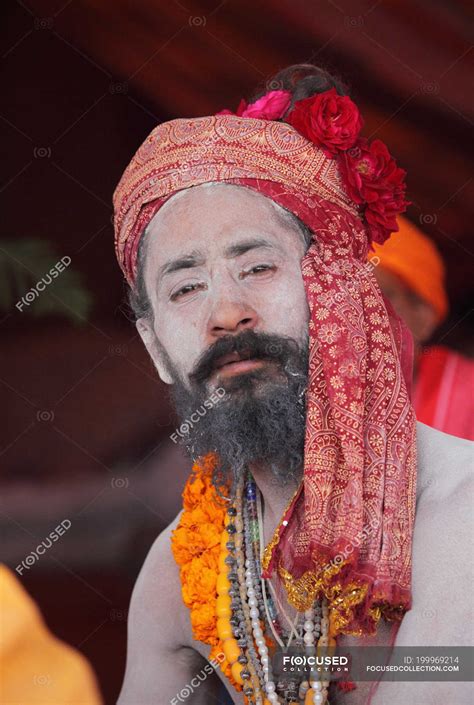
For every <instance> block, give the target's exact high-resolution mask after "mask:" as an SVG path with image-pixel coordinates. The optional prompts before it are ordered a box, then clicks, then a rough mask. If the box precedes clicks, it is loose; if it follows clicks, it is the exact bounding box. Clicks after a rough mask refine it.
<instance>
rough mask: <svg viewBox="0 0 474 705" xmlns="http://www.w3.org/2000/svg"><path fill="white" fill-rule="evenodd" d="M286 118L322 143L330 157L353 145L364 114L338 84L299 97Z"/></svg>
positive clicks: (315, 141)
mask: <svg viewBox="0 0 474 705" xmlns="http://www.w3.org/2000/svg"><path fill="white" fill-rule="evenodd" d="M286 122H288V123H289V124H290V125H293V127H294V128H295V129H296V130H298V132H299V133H301V134H302V135H304V136H305V137H306V138H307V139H309V140H310V141H311V142H314V143H315V144H317V145H319V146H320V147H321V148H322V149H323V150H324V152H325V154H326V155H327V156H328V157H334V156H335V155H336V154H337V153H338V152H339V151H341V150H345V149H350V148H351V147H352V146H353V145H354V143H355V141H356V139H357V137H358V136H359V132H360V131H361V129H362V125H363V121H362V116H361V115H360V113H359V110H358V108H357V106H356V104H355V103H353V101H352V100H351V99H350V98H349V96H340V95H339V94H338V93H337V91H336V89H335V88H331V89H330V90H329V91H325V92H324V93H318V95H314V96H311V97H310V98H304V99H303V100H298V101H296V103H295V105H294V108H293V110H292V111H291V113H290V114H289V115H288V116H287V117H286Z"/></svg>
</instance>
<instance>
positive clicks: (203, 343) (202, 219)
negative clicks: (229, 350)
mask: <svg viewBox="0 0 474 705" xmlns="http://www.w3.org/2000/svg"><path fill="white" fill-rule="evenodd" d="M284 214H285V211H283V209H279V207H278V206H276V205H275V204H274V203H273V202H271V201H270V200H269V199H267V198H265V197H264V196H261V195H260V194H258V193H256V192H254V191H251V190H250V189H246V188H241V187H238V186H230V185H222V184H216V185H212V186H206V187H194V188H192V189H187V190H186V191H182V192H180V193H178V194H177V195H176V196H175V197H173V198H172V199H170V200H169V201H168V202H167V203H166V204H165V206H164V207H163V208H162V209H161V210H160V211H159V212H158V213H157V215H156V216H155V217H154V219H153V220H152V222H151V223H150V226H149V228H148V234H147V238H148V248H147V253H146V263H145V272H144V276H145V285H146V289H147V292H148V296H149V298H150V302H151V305H152V309H153V314H154V320H153V321H152V322H148V324H146V325H145V328H148V330H144V323H143V322H142V324H141V325H140V324H139V330H140V332H141V333H142V337H144V340H145V344H146V345H147V347H148V349H149V351H150V353H151V355H152V357H153V359H154V361H155V363H156V365H157V368H158V372H159V374H160V376H161V378H162V379H163V381H165V382H167V383H172V382H174V381H175V380H174V379H173V376H172V374H170V372H171V371H170V370H169V369H168V367H169V365H167V362H166V359H164V356H163V351H164V352H165V357H166V356H167V357H168V359H169V361H171V363H172V365H173V368H174V371H175V374H177V375H178V376H179V379H180V380H181V382H182V383H183V384H184V385H185V386H188V387H189V386H190V385H191V381H190V375H192V373H193V372H194V371H195V368H196V364H197V363H198V361H199V358H200V356H201V355H203V353H205V352H206V351H208V350H209V348H210V347H211V346H213V345H214V344H215V343H216V342H217V341H219V340H220V339H222V338H223V337H224V336H237V335H239V334H240V333H242V332H244V331H248V330H251V331H254V332H257V333H258V332H261V333H270V334H273V335H279V336H286V337H289V338H292V339H293V340H295V341H297V342H298V343H300V344H303V343H304V341H305V340H306V336H307V330H308V318H309V311H308V305H307V301H306V295H305V291H304V287H303V280H302V275H301V269H300V261H301V258H302V257H303V255H304V252H305V245H304V242H303V237H302V235H301V233H300V232H299V231H298V229H297V226H296V225H295V224H294V223H292V222H291V221H290V220H288V219H287V218H285V217H284ZM150 326H152V330H151V329H150ZM143 333H145V335H143ZM153 334H154V336H156V338H157V339H158V341H159V343H160V345H159V346H158V347H156V346H154V345H153ZM160 348H161V354H160ZM221 362H222V361H220V363H219V364H221ZM266 364H268V363H265V362H264V361H262V360H254V361H252V360H247V361H245V362H242V361H241V362H237V361H235V362H230V361H229V363H228V364H227V365H225V366H223V367H220V368H219V369H216V370H214V371H213V373H212V374H211V375H210V377H209V379H208V380H206V382H207V385H208V389H209V391H211V390H212V389H213V388H216V387H219V386H220V385H222V384H224V383H225V381H226V380H228V379H230V378H231V377H233V376H234V375H238V374H241V373H245V372H247V371H251V370H256V369H258V368H260V369H261V368H263V367H264V366H265V365H266Z"/></svg>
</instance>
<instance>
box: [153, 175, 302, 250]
mask: <svg viewBox="0 0 474 705" xmlns="http://www.w3.org/2000/svg"><path fill="white" fill-rule="evenodd" d="M219 188H227V189H229V188H231V189H234V190H236V189H238V190H239V191H245V193H246V194H249V197H250V198H254V199H256V200H258V201H260V202H262V199H264V202H265V203H266V204H267V205H268V206H269V208H270V212H271V213H272V214H273V216H274V218H275V222H276V223H277V224H278V225H280V226H283V227H285V228H291V229H292V230H295V231H296V232H298V233H299V234H300V235H301V236H302V238H303V242H304V245H305V250H306V249H307V248H308V247H309V245H310V243H311V240H312V236H313V233H312V231H311V229H310V228H309V227H308V226H307V225H306V224H305V223H303V221H302V220H301V219H300V218H298V216H296V215H295V214H294V213H292V212H291V211H289V210H287V209H286V208H283V206H280V204H279V203H276V202H275V201H274V200H273V199H272V198H270V197H268V196H265V195H264V194H261V193H259V192H257V191H256V190H255V189H252V188H246V187H245V186H239V185H238V184H234V183H231V182H228V181H209V182H207V183H205V184H199V185H198V186H192V187H190V188H187V189H181V190H180V191H177V192H176V193H175V194H173V195H172V196H171V197H170V198H168V200H167V201H166V202H165V203H164V204H163V205H162V206H161V208H160V209H159V211H158V212H157V213H156V214H155V215H154V216H153V218H152V219H151V221H150V222H149V224H148V225H147V227H146V228H145V230H144V233H143V241H146V240H147V239H148V237H147V236H148V235H149V233H150V230H151V229H152V228H153V225H154V224H155V223H156V222H157V221H161V220H162V219H163V218H166V216H167V214H168V212H169V211H171V209H172V208H173V207H175V206H176V204H177V203H178V202H179V201H180V200H182V199H183V198H184V197H185V196H186V195H187V194H188V193H189V191H191V190H192V191H207V192H209V191H211V192H212V191H213V190H216V189H219ZM145 248H146V245H145V244H144V242H142V243H141V247H140V250H141V251H142V253H143V250H144V249H145Z"/></svg>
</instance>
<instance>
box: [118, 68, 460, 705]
mask: <svg viewBox="0 0 474 705" xmlns="http://www.w3.org/2000/svg"><path fill="white" fill-rule="evenodd" d="M270 85H271V87H272V88H273V89H274V90H270V91H268V92H262V93H260V94H258V95H257V96H255V98H254V100H253V101H252V102H251V103H250V104H247V103H246V102H245V101H242V102H241V103H240V105H239V108H238V109H237V113H236V114H233V113H231V112H230V111H229V110H225V111H221V113H219V114H217V115H213V116H208V117H203V118H195V119H179V120H172V121H170V122H168V123H164V124H162V125H159V126H158V127H157V128H156V129H155V130H154V131H153V132H152V133H151V135H150V136H149V137H148V138H147V139H146V141H145V142H144V144H143V145H142V146H141V147H140V149H139V150H138V152H137V153H136V155H135V156H134V158H133V159H132V162H131V163H130V165H129V166H128V167H127V169H126V171H125V173H124V175H123V177H122V179H121V181H120V184H119V186H118V187H117V190H116V192H115V195H114V205H115V228H116V250H117V256H118V259H119V262H120V265H121V267H122V269H123V272H124V274H125V276H126V278H127V281H128V283H129V284H130V287H131V289H132V304H133V306H134V309H135V312H136V314H137V328H138V331H139V333H140V335H141V337H142V339H143V342H144V344H145V345H146V347H147V349H148V351H149V353H150V355H151V357H152V359H153V361H154V363H155V366H156V368H157V371H158V374H159V375H160V377H161V379H162V380H163V381H164V382H166V383H167V384H170V385H172V387H171V388H172V390H173V395H174V398H175V402H176V408H177V412H178V414H179V417H180V419H181V422H182V423H181V425H180V427H179V429H177V434H178V435H179V436H181V438H182V439H183V441H184V442H185V444H186V447H187V448H188V450H189V452H190V455H191V457H192V458H193V461H194V465H193V469H192V472H191V475H190V478H189V481H188V483H187V485H186V487H185V490H184V493H183V510H182V512H180V514H179V515H178V516H177V517H176V519H175V520H174V521H173V522H172V524H171V525H170V526H169V527H168V528H167V529H166V530H165V531H164V532H163V533H162V534H161V535H160V536H159V537H158V539H157V540H156V542H155V544H154V546H153V547H152V549H151V551H150V554H149V556H148V558H147V560H146V562H145V565H144V566H143V569H142V571H141V574H140V576H139V578H138V581H137V584H136V587H135V590H134V594H133V597H132V604H131V610H130V621H129V648H128V659H127V669H126V675H125V681H124V685H123V689H122V693H121V696H120V699H119V703H120V705H136V704H137V703H140V705H146V704H148V703H150V705H151V703H153V704H154V705H161V704H163V705H164V704H165V703H173V704H176V703H179V702H184V701H186V702H190V703H193V704H196V705H197V704H199V703H211V702H222V699H220V696H219V693H220V692H222V684H224V686H225V687H226V688H227V690H228V691H229V693H230V697H231V698H232V702H234V703H236V704H241V703H255V704H257V703H260V704H264V705H269V704H270V703H271V704H275V703H316V704H324V703H329V702H330V703H331V704H332V705H334V704H335V703H347V704H348V705H354V704H356V703H357V704H360V705H362V703H368V702H370V703H372V705H382V703H384V704H387V703H392V704H393V705H401V703H405V702H407V703H408V702H410V703H416V704H417V705H421V704H422V703H439V705H441V703H443V705H444V703H447V702H449V703H456V705H461V703H467V702H468V701H469V702H470V700H471V695H472V692H471V690H470V689H469V688H468V687H467V684H466V683H462V682H458V683H449V682H436V683H430V682H416V683H415V682H408V683H407V682H386V681H384V680H382V681H381V682H380V684H377V683H370V682H362V681H361V682H359V683H357V687H355V684H354V683H351V682H344V683H340V684H338V685H337V686H336V684H335V683H332V682H329V680H324V678H323V676H321V677H319V676H318V675H315V674H314V673H312V674H310V676H309V679H308V678H307V677H306V676H305V675H303V676H301V677H300V676H295V677H293V678H292V677H287V678H280V675H281V674H280V675H278V674H277V673H276V672H275V673H274V661H273V659H272V656H273V654H274V652H275V651H278V650H280V652H285V650H286V649H287V648H288V647H289V646H290V645H291V646H294V647H296V649H297V650H298V649H299V650H300V651H301V652H302V653H304V654H306V655H311V654H313V655H314V654H315V653H316V649H317V648H324V647H334V645H335V644H336V643H337V644H339V645H341V644H342V645H345V646H350V645H357V644H365V645H367V644H375V645H377V644H378V645H393V644H396V645H412V646H416V645H420V646H449V645H466V644H469V643H470V629H469V626H468V611H469V608H470V607H471V606H472V601H471V600H470V598H469V597H468V594H469V591H468V587H467V586H468V584H469V582H470V578H471V575H470V569H471V565H470V560H469V559H468V557H467V556H468V553H469V551H470V550H471V548H472V543H471V544H469V536H470V534H469V531H468V527H472V511H471V504H470V497H469V492H470V487H471V485H470V484H469V479H468V477H469V462H470V461H469V458H470V456H469V453H470V451H471V445H470V444H469V443H468V442H466V441H463V440H461V439H457V438H453V437H450V436H447V435H445V434H442V433H439V432H436V431H434V430H432V429H430V428H428V427H424V426H421V425H419V424H418V426H417V424H416V420H415V416H414V412H413V408H412V406H411V403H410V399H409V391H410V383H411V367H412V350H413V347H412V344H411V338H410V336H409V334H408V331H407V328H406V327H405V326H404V324H403V323H402V322H401V320H400V319H399V318H398V317H397V315H396V314H395V312H394V311H393V309H392V308H391V307H390V305H389V304H388V303H387V302H386V301H385V300H384V299H383V297H382V294H381V292H380V289H379V288H378V285H377V283H376V281H375V278H374V276H373V272H372V269H373V268H372V266H371V265H370V264H369V265H368V264H367V262H366V258H367V253H368V249H369V246H370V243H371V242H372V241H377V242H383V240H385V239H386V238H387V237H388V235H389V234H390V232H391V231H392V230H396V227H397V226H396V216H397V215H398V214H399V213H400V212H401V211H403V210H404V209H405V207H406V205H407V202H406V200H405V186H404V172H403V170H401V169H399V168H398V167H397V166H396V164H395V162H394V160H393V158H392V157H391V156H390V154H389V152H388V150H387V148H386V147H385V145H383V143H381V142H380V141H379V140H375V141H374V142H372V143H369V142H368V140H366V139H365V138H363V137H361V136H360V131H361V128H362V125H363V121H362V118H361V116H360V114H359V111H358V109H357V107H356V106H355V104H354V103H353V102H352V100H351V99H350V98H349V97H348V95H347V94H346V90H345V87H344V86H343V85H342V84H341V83H340V81H339V80H338V79H335V78H334V77H332V76H330V75H329V74H327V73H326V72H325V71H323V70H321V69H318V68H317V67H315V66H312V65H299V66H293V67H290V68H288V69H286V70H284V71H283V72H280V73H279V74H277V76H275V77H274V79H273V80H272V82H271V83H270ZM275 87H276V89H275ZM264 547H265V548H264ZM412 557H413V565H412ZM412 568H413V570H412ZM471 580H472V578H471ZM210 664H212V668H211V665H210ZM214 667H215V670H214ZM324 677H326V676H324Z"/></svg>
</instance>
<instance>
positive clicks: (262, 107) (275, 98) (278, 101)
mask: <svg viewBox="0 0 474 705" xmlns="http://www.w3.org/2000/svg"><path fill="white" fill-rule="evenodd" d="M290 102H291V95H290V93H289V92H288V91H270V92H269V93H266V94H265V95H263V96H262V97H261V98H259V99H258V100H256V101H255V103H250V105H247V103H246V102H245V100H243V99H242V100H241V101H240V103H239V107H238V108H237V110H236V112H235V113H233V112H232V111H231V110H228V109H227V108H225V109H224V110H221V111H220V112H218V113H216V115H237V116H239V117H252V118H260V119H262V120H278V119H279V118H281V117H282V116H283V115H284V114H285V112H286V110H287V108H288V106H289V104H290Z"/></svg>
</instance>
